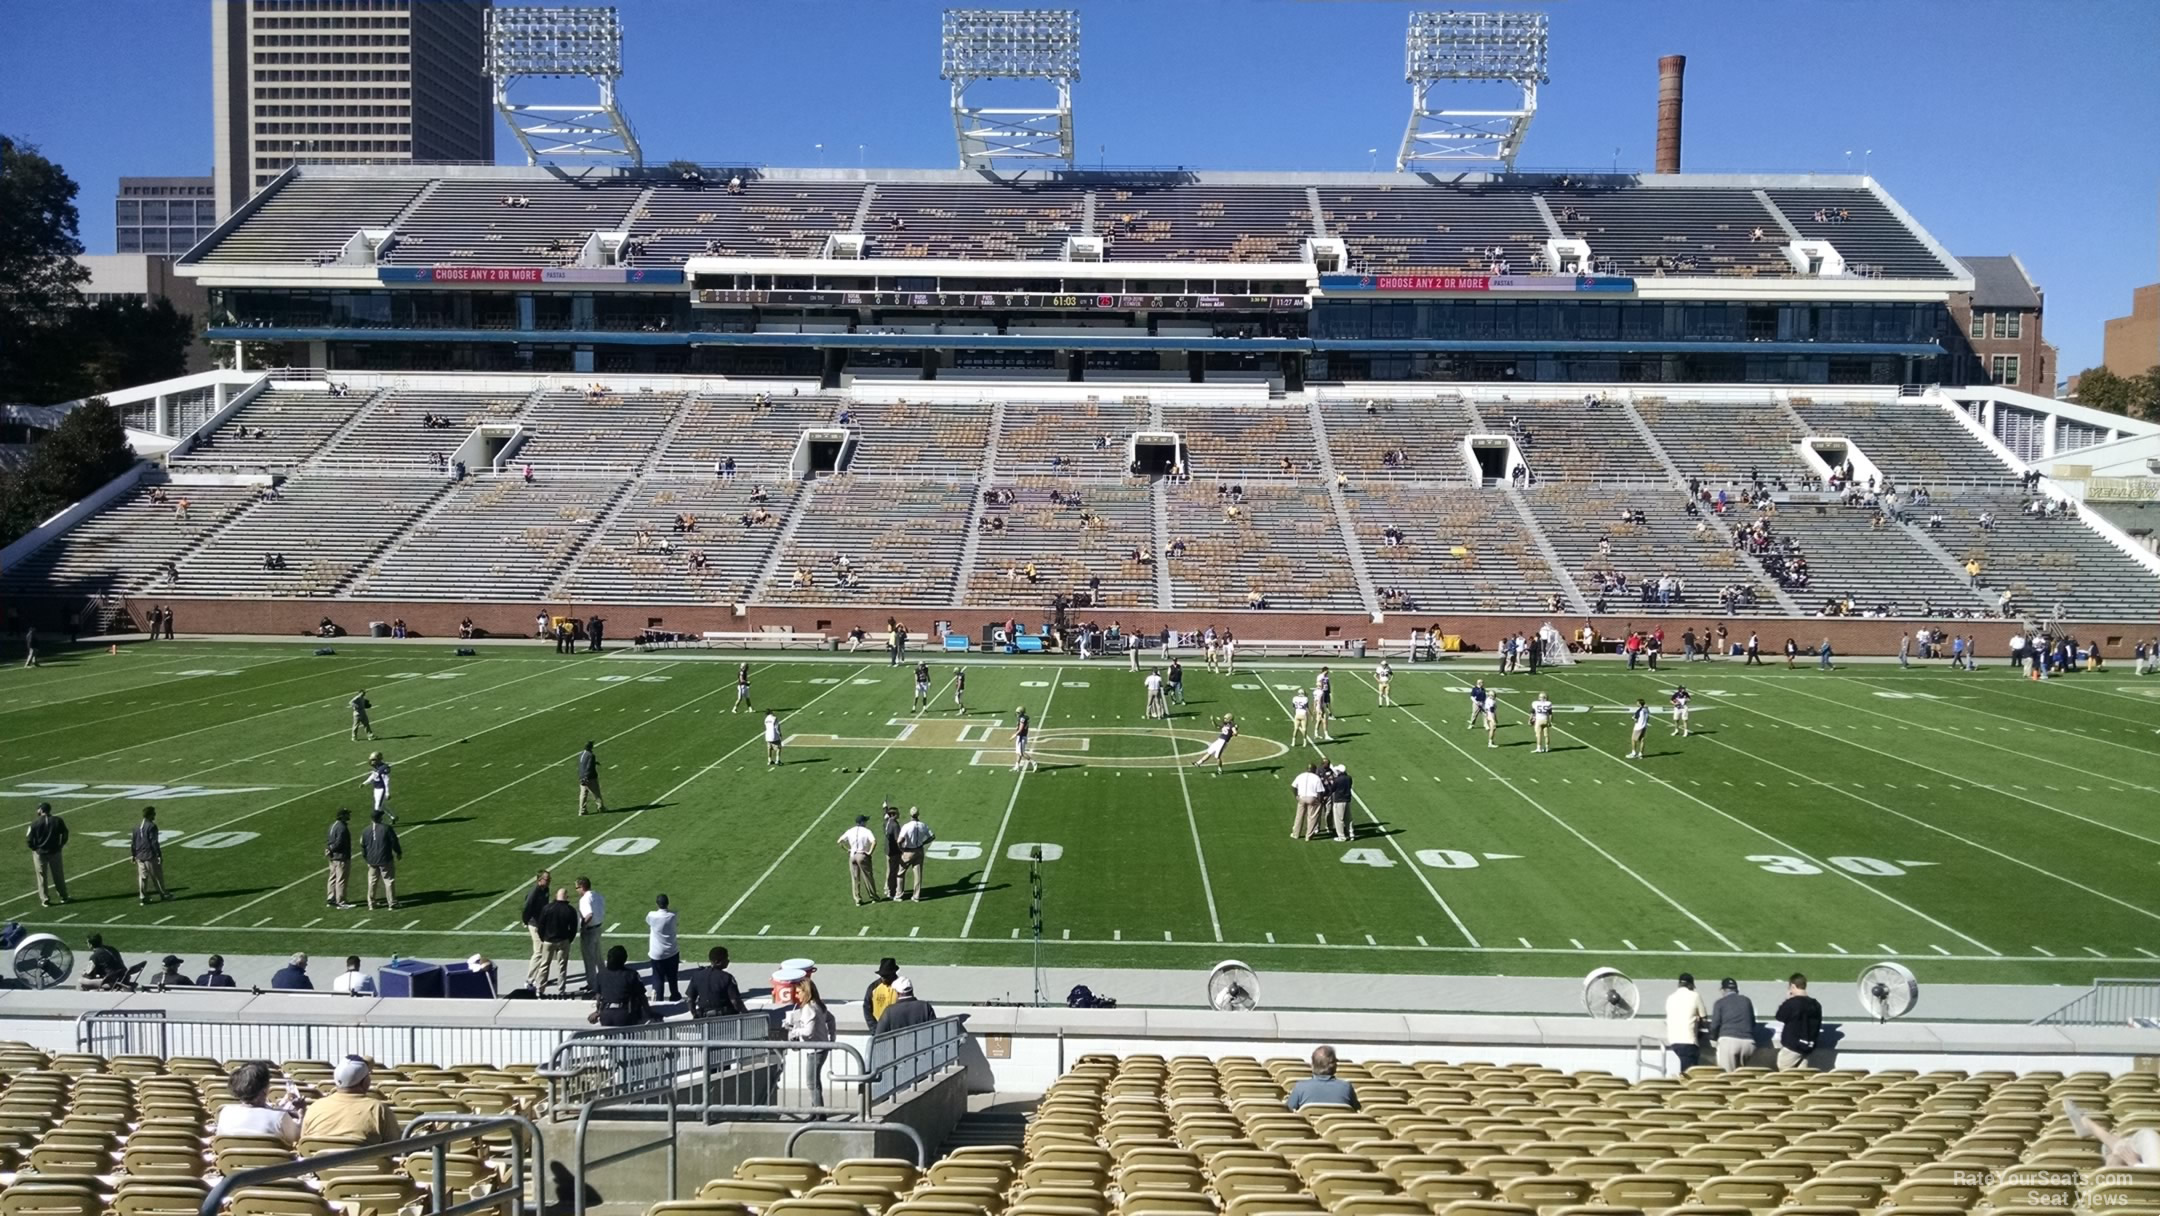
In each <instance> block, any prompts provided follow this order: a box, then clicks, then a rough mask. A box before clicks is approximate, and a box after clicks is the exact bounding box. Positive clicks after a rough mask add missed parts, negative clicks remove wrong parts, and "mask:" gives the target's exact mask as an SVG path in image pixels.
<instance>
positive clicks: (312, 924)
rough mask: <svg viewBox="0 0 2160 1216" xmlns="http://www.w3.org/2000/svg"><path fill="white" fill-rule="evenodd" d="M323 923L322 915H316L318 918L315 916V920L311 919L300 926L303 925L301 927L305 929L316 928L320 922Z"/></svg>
mask: <svg viewBox="0 0 2160 1216" xmlns="http://www.w3.org/2000/svg"><path fill="white" fill-rule="evenodd" d="M321 923H322V917H320V916H318V917H316V918H315V919H314V920H311V921H309V922H308V923H306V924H304V925H302V926H300V927H301V928H303V929H312V928H314V927H315V926H317V925H319V924H321Z"/></svg>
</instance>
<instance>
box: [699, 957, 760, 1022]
mask: <svg viewBox="0 0 2160 1216" xmlns="http://www.w3.org/2000/svg"><path fill="white" fill-rule="evenodd" d="M705 959H706V963H707V965H706V966H703V967H700V968H698V969H697V970H696V971H693V972H691V973H690V1016H691V1017H694V1018H721V1017H727V1016H729V1015H730V1014H737V1013H746V1012H748V1010H747V1009H746V1008H745V1007H744V1006H743V999H742V988H741V987H740V986H738V985H737V984H736V983H735V977H734V976H733V975H731V974H729V972H728V952H727V947H726V946H714V947H713V948H712V952H711V953H709V954H707V955H706V956H705Z"/></svg>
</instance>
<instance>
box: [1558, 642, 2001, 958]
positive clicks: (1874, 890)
mask: <svg viewBox="0 0 2160 1216" xmlns="http://www.w3.org/2000/svg"><path fill="white" fill-rule="evenodd" d="M1557 682H1558V683H1561V684H1566V683H1568V681H1566V680H1559V681H1557ZM1740 708H1742V709H1746V707H1745V706H1741V707H1740ZM1746 712H1748V713H1761V712H1762V711H1760V710H1754V709H1747V710H1746ZM1763 716H1764V717H1770V716H1771V715H1768V714H1764V715H1763ZM1780 720H1782V719H1780ZM1561 733H1562V734H1563V735H1565V736H1566V737H1568V738H1573V739H1575V740H1577V741H1578V742H1580V743H1583V744H1585V745H1587V746H1589V747H1590V750H1591V751H1593V752H1596V753H1597V754H1598V755H1600V756H1603V757H1605V758H1606V759H1608V760H1611V761H1612V762H1613V763H1615V764H1626V763H1627V761H1625V760H1622V759H1620V758H1619V757H1618V756H1615V755H1613V754H1612V753H1611V752H1608V751H1606V750H1605V749H1604V748H1601V747H1597V746H1595V745H1592V744H1590V741H1589V740H1587V739H1584V738H1582V737H1581V736H1579V735H1576V734H1574V733H1573V732H1571V731H1563V732H1561ZM1704 737H1705V738H1707V739H1709V741H1710V742H1712V743H1716V744H1721V745H1722V746H1724V747H1727V748H1730V749H1732V750H1734V751H1740V750H1741V749H1740V748H1738V747H1737V746H1735V745H1733V744H1730V743H1724V742H1723V741H1722V740H1720V739H1718V738H1717V737H1716V736H1715V735H1706V736H1704ZM1853 746H1855V747H1858V746H1861V745H1860V744H1854V745H1853ZM1870 750H1872V749H1870ZM1746 754H1748V755H1749V756H1750V758H1751V759H1756V760H1758V761H1759V762H1760V763H1764V764H1768V765H1770V766H1771V767H1772V768H1776V769H1778V770H1779V771H1780V772H1786V773H1793V774H1795V775H1796V776H1807V774H1805V773H1801V772H1799V771H1798V770H1795V769H1790V768H1786V767H1785V766H1784V765H1782V764H1778V763H1776V762H1775V761H1770V760H1764V759H1762V758H1761V757H1757V756H1754V754H1753V753H1746ZM1646 775H1647V774H1646ZM1651 780H1653V781H1656V782H1657V783H1658V784H1659V785H1662V786H1664V787H1665V788H1666V789H1669V790H1671V791H1672V792H1673V793H1675V794H1678V795H1680V796H1681V797H1682V798H1685V799H1687V800H1688V801H1690V802H1693V803H1695V804H1696V805H1698V806H1700V807H1702V808H1703V809H1705V810H1707V811H1709V812H1711V813H1712V814H1714V815H1716V816H1718V817H1719V818H1721V819H1724V820H1727V821H1729V822H1731V823H1734V824H1738V825H1739V826H1740V827H1742V828H1744V829H1746V830H1747V831H1750V832H1753V833H1755V834H1756V835H1757V836H1760V837H1762V838H1763V839H1764V840H1767V841H1769V842H1770V843H1771V844H1774V845H1776V846H1777V847H1778V848H1780V849H1782V850H1784V851H1785V852H1787V853H1790V854H1791V855H1793V856H1795V857H1799V858H1803V859H1805V860H1807V861H1810V862H1813V863H1815V865H1817V866H1818V867H1821V868H1822V869H1823V871H1824V872H1825V873H1829V874H1835V875H1837V876H1838V877H1839V878H1842V879H1844V880H1846V881H1847V882H1850V883H1852V884H1853V885H1854V886H1856V887H1858V888H1860V889H1861V890H1863V891H1867V892H1869V893H1871V894H1873V895H1874V896H1876V897H1877V898H1878V899H1881V900H1883V901H1884V902H1886V903H1889V904H1892V905H1894V906H1896V907H1899V908H1902V909H1904V910H1905V911H1906V912H1909V913H1911V914H1912V915H1914V916H1917V917H1919V918H1920V919H1921V920H1924V921H1926V922H1927V923H1929V924H1931V925H1933V926H1935V927H1936V928H1938V929H1941V930H1942V931H1943V932H1945V933H1948V934H1950V935H1951V936H1953V937H1959V938H1963V939H1964V940H1965V941H1968V942H1971V943H1972V944H1973V945H1975V946H1978V947H1980V948H1981V949H1982V950H1985V951H1987V952H1988V953H1990V954H1996V953H1999V951H1997V950H1995V949H1994V948H1993V947H1991V946H1989V945H1988V944H1987V943H1986V942H1983V941H1981V940H1980V939H1979V938H1976V937H1974V936H1972V935H1971V934H1969V933H1962V932H1959V931H1958V930H1956V929H1953V928H1951V927H1950V926H1949V925H1946V924H1944V923H1943V922H1941V921H1939V920H1937V919H1935V918H1934V917H1932V916H1929V915H1928V914H1927V913H1925V912H1922V911H1921V910H1920V909H1918V908H1915V907H1913V906H1912V905H1911V904H1908V903H1906V902H1905V901H1904V900H1901V899H1899V898H1897V897H1896V896H1894V895H1892V894H1890V893H1889V892H1888V891H1885V890H1883V889H1882V888H1880V887H1877V886H1874V885H1873V884H1870V883H1864V882H1861V881H1860V879H1859V877H1858V876H1856V875H1854V874H1852V873H1850V872H1848V871H1846V870H1845V869H1843V868H1841V867H1837V866H1825V865H1823V863H1822V861H1821V860H1820V859H1819V858H1815V857H1810V856H1809V855H1808V854H1807V853H1806V852H1804V851H1803V850H1801V849H1800V848H1799V847H1798V846H1795V845H1791V844H1787V843H1786V842H1785V841H1783V840H1780V839H1778V838H1777V837H1775V836H1772V835H1771V834H1770V833H1768V832H1766V831H1764V830H1763V829H1761V828H1759V827H1757V826H1755V825H1754V824H1752V823H1749V822H1748V821H1747V820H1745V819H1742V818H1740V817H1739V816H1738V815H1735V814H1733V813H1732V812H1730V811H1727V810H1726V809H1725V808H1723V807H1720V806H1717V805H1715V804H1713V803H1709V802H1705V801H1703V800H1702V799H1700V798H1697V797H1696V796H1695V795H1693V794H1690V793H1688V792H1687V791H1686V790H1683V789H1681V788H1680V787H1678V786H1676V785H1674V784H1672V783H1671V782H1669V781H1666V780H1665V779H1664V778H1662V777H1652V778H1651ZM1810 780H1814V778H1810ZM1822 784H1825V785H1830V788H1832V789H1836V788H1837V787H1836V786H1835V785H1831V784H1830V783H1828V782H1824V783H1822ZM1838 792H1839V793H1841V794H1844V795H1845V796H1846V797H1848V798H1858V797H1859V795H1857V794H1853V793H1850V792H1849V791H1846V790H1842V789H1840V790H1838ZM1862 801H1865V799H1862Z"/></svg>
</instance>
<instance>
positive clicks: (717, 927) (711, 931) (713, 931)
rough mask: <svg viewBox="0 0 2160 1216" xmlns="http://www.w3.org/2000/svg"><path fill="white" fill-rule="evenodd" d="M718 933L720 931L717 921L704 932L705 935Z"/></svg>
mask: <svg viewBox="0 0 2160 1216" xmlns="http://www.w3.org/2000/svg"><path fill="white" fill-rule="evenodd" d="M719 931H720V922H719V921H714V922H713V923H712V928H710V929H707V930H705V932H707V933H718V932H719Z"/></svg>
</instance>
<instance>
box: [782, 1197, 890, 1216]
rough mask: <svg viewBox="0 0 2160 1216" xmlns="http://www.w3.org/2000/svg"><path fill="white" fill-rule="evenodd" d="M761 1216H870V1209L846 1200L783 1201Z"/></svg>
mask: <svg viewBox="0 0 2160 1216" xmlns="http://www.w3.org/2000/svg"><path fill="white" fill-rule="evenodd" d="M761 1216H870V1213H869V1211H868V1209H866V1208H864V1207H863V1205H861V1204H859V1203H850V1202H849V1201H847V1200H845V1199H782V1200H780V1201H778V1202H776V1203H773V1204H771V1205H770V1206H768V1207H766V1208H764V1209H762V1212H761Z"/></svg>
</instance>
